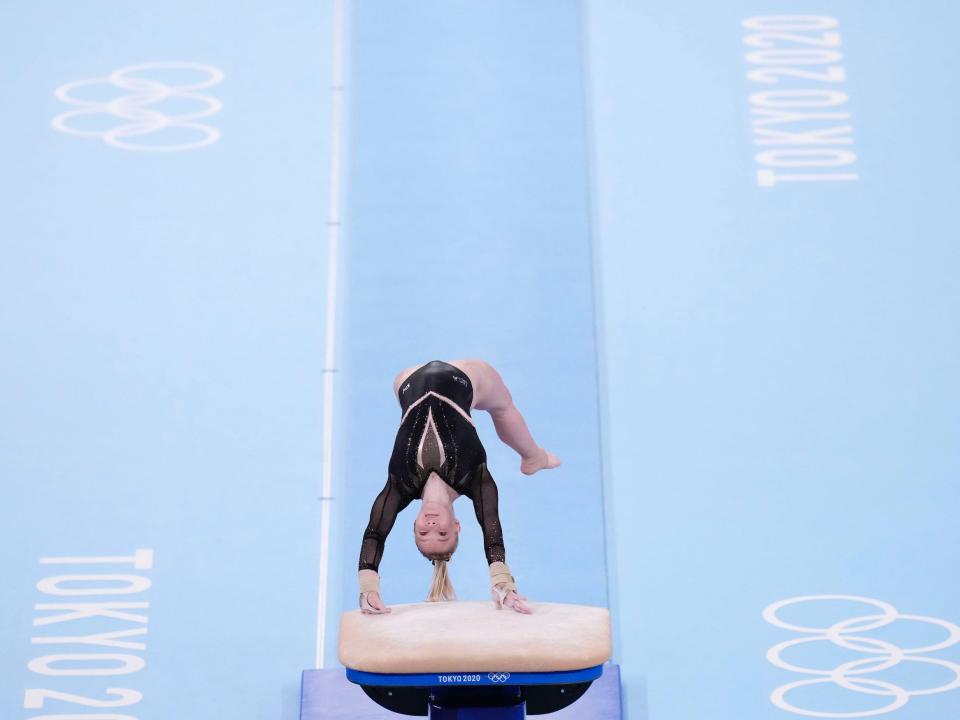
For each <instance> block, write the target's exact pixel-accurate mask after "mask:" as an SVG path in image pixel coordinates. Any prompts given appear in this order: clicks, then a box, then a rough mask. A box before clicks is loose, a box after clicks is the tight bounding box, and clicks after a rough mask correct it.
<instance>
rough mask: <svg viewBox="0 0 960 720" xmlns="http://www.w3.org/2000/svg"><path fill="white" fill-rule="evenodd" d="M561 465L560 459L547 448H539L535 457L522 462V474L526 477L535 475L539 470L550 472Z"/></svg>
mask: <svg viewBox="0 0 960 720" xmlns="http://www.w3.org/2000/svg"><path fill="white" fill-rule="evenodd" d="M558 465H560V458H558V457H557V456H556V455H554V454H553V453H552V452H550V451H548V450H547V449H546V448H538V449H537V452H536V454H534V455H533V457H529V458H524V459H523V460H521V461H520V472H522V473H523V474H524V475H533V474H534V473H535V472H537V471H538V470H550V469H552V468H555V467H557V466H558Z"/></svg>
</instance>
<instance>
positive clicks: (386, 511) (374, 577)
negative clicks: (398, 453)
mask: <svg viewBox="0 0 960 720" xmlns="http://www.w3.org/2000/svg"><path fill="white" fill-rule="evenodd" d="M412 500H413V495H412V494H405V493H404V492H403V490H402V487H401V485H400V482H399V481H398V480H397V478H396V477H395V476H393V475H389V476H388V477H387V484H386V485H384V487H383V490H381V491H380V493H379V494H378V495H377V497H376V499H375V500H374V501H373V507H372V508H371V509H370V521H369V522H368V523H367V528H366V529H365V530H364V531H363V542H362V543H361V545H360V563H359V581H360V607H361V608H362V609H363V610H364V611H365V612H390V610H389V608H386V607H384V605H383V602H382V600H381V598H380V576H379V574H378V570H379V568H380V559H381V558H382V557H383V547H384V544H385V543H386V541H387V535H389V534H390V530H391V529H392V528H393V523H394V521H396V519H397V515H398V514H399V513H400V511H401V510H403V509H404V508H405V507H406V506H407V505H409V504H410V503H411V501H412Z"/></svg>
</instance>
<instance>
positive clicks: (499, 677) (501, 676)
mask: <svg viewBox="0 0 960 720" xmlns="http://www.w3.org/2000/svg"><path fill="white" fill-rule="evenodd" d="M487 677H488V678H489V679H490V682H495V683H502V682H506V681H507V680H509V679H510V673H502V672H496V673H489V674H488V675H487Z"/></svg>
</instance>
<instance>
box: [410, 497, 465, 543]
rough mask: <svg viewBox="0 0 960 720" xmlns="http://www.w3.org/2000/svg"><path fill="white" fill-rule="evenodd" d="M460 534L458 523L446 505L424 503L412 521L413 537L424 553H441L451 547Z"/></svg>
mask: <svg viewBox="0 0 960 720" xmlns="http://www.w3.org/2000/svg"><path fill="white" fill-rule="evenodd" d="M459 532H460V521H459V520H457V518H456V517H454V514H453V511H452V509H451V507H450V506H448V505H441V504H440V503H435V502H425V503H423V506H422V507H421V508H420V514H419V515H417V518H416V520H414V521H413V537H414V540H416V542H417V547H419V548H420V549H421V550H423V551H424V552H428V553H433V552H438V553H443V552H448V551H449V550H450V548H452V547H453V544H454V542H455V541H456V539H457V533H459Z"/></svg>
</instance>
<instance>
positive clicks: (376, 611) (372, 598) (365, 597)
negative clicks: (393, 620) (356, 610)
mask: <svg viewBox="0 0 960 720" xmlns="http://www.w3.org/2000/svg"><path fill="white" fill-rule="evenodd" d="M360 611H361V612H363V613H364V614H366V615H382V614H384V613H388V612H391V609H390V608H388V607H387V606H386V605H384V604H383V600H381V599H380V593H378V592H377V591H375V590H374V591H371V592H365V593H360Z"/></svg>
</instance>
